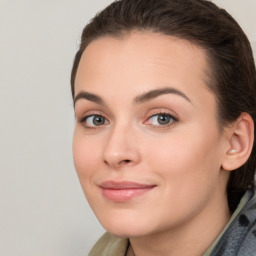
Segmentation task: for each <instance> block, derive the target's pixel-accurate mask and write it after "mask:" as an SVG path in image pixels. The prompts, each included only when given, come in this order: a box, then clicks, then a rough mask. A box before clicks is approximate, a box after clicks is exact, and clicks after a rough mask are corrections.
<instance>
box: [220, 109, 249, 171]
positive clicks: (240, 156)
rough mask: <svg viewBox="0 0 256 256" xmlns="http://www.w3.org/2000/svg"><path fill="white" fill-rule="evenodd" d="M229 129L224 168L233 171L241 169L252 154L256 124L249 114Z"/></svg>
mask: <svg viewBox="0 0 256 256" xmlns="http://www.w3.org/2000/svg"><path fill="white" fill-rule="evenodd" d="M227 129H228V131H227V134H228V144H227V148H226V153H225V156H224V159H223V161H222V168H223V169H224V170H226V171H232V170H235V169H237V168H239V167H241V166H242V165H243V164H244V163H245V162H246V161H247V160H248V158H249V156H250V154H251V151H252V147H253V141H254V122H253V120H252V117H251V116H250V115H249V114H248V113H242V114H241V115H240V117H239V118H238V119H237V120H236V121H235V122H234V123H232V125H231V126H229V127H228V128H227Z"/></svg>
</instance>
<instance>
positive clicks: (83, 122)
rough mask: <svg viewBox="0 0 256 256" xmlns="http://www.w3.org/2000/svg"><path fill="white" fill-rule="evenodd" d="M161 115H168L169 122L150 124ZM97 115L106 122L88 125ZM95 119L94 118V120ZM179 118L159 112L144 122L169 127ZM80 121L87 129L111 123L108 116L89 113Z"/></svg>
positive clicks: (159, 126) (154, 125) (158, 126)
mask: <svg viewBox="0 0 256 256" xmlns="http://www.w3.org/2000/svg"><path fill="white" fill-rule="evenodd" d="M160 116H162V117H163V116H164V117H167V118H169V119H170V121H169V123H167V124H150V123H149V120H150V119H152V118H156V117H160ZM95 117H98V118H103V121H104V123H103V124H100V125H87V124H86V122H87V121H88V119H89V118H95ZM93 121H94V120H92V122H93ZM157 121H158V122H159V120H158V119H157ZM178 121H179V119H178V118H177V117H175V116H173V115H171V114H170V113H166V112H157V113H155V114H153V115H150V116H149V117H148V118H147V120H146V121H145V122H144V124H147V125H151V126H153V127H156V128H164V127H168V126H172V125H174V124H175V123H176V122H178ZM80 123H82V124H83V125H84V127H85V128H87V129H97V128H99V127H101V126H103V125H106V124H109V121H108V120H107V118H105V117H104V116H103V115H101V114H91V115H87V116H84V117H83V118H82V119H81V120H80Z"/></svg>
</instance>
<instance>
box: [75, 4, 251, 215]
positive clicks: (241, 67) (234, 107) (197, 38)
mask: <svg viewBox="0 0 256 256" xmlns="http://www.w3.org/2000/svg"><path fill="white" fill-rule="evenodd" d="M133 30H138V31H142V32H143V31H152V32H156V33H161V34H165V35H170V36H174V37H177V38H181V39H185V40H188V41H190V42H191V43H193V44H195V45H197V46H199V47H200V48H202V49H204V50H205V52H206V55H207V58H208V63H209V67H210V79H209V83H208V87H209V89H210V90H211V91H212V92H213V93H214V94H215V95H216V102H217V107H218V119H219V123H220V125H221V126H222V127H223V126H225V125H227V124H229V123H231V122H233V121H235V120H236V119H237V118H238V117H239V116H240V115H241V113H243V112H247V113H249V114H250V115H251V116H252V118H253V120H254V125H255V121H256V71H255V64H254V60H253V54H252V49H251V46H250V43H249V41H248V39H247V37H246V35H245V34H244V32H243V31H242V29H241V28H240V26H239V25H238V24H237V22H236V21H235V20H234V19H233V18H232V17H231V16H230V15H229V14H228V13H227V12H226V11H225V10H224V9H221V8H218V7H217V6H216V5H215V4H213V3H212V2H210V1H207V0H157V1H156V0H119V1H115V2H113V3H112V4H110V5H109V6H108V7H107V8H105V9H104V10H103V11H101V12H100V13H98V14H97V15H96V16H95V17H94V18H93V19H92V20H91V21H90V23H89V24H88V25H87V26H86V27H85V28H84V30H83V33H82V36H81V44H80V48H79V50H78V52H77V53H76V55H75V59H74V64H73V68H72V73H71V89H72V96H73V98H74V91H75V88H74V85H75V77H76V72H77V68H78V65H79V62H80V59H81V56H82V54H83V51H84V50H85V48H86V47H87V46H88V44H90V43H91V42H92V41H93V40H96V39H97V38H100V37H103V36H113V37H121V36H123V35H125V34H127V33H129V32H131V31H133ZM255 127H256V125H255ZM254 135H255V131H254ZM255 169H256V146H255V141H254V146H253V150H252V154H251V156H250V158H249V160H248V161H247V162H246V163H245V164H244V165H243V166H242V167H240V168H238V169H237V170H234V171H232V172H231V175H230V179H229V183H228V186H227V192H228V200H229V206H230V209H231V211H232V210H233V209H234V208H235V207H236V205H237V203H238V201H239V199H240V197H241V195H242V193H244V191H245V189H247V188H248V187H249V186H252V184H253V182H254V175H255Z"/></svg>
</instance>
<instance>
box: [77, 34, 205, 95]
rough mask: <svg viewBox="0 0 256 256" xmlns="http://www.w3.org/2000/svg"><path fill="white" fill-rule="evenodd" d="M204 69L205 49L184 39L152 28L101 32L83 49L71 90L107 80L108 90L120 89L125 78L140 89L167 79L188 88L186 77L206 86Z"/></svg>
mask: <svg viewBox="0 0 256 256" xmlns="http://www.w3.org/2000/svg"><path fill="white" fill-rule="evenodd" d="M208 69H209V68H208V63H207V56H206V53H205V51H204V50H203V49H201V48H199V47H198V46H196V45H194V44H192V43H190V42H189V41H187V40H183V39H178V38H175V37H172V36H167V35H163V34H159V33H153V32H131V33H127V34H125V35H123V36H121V37H111V36H105V37H101V38H99V39H96V40H94V41H93V42H91V43H90V44H89V45H88V46H87V48H86V49H85V51H84V53H83V55H82V58H81V60H80V64H79V66H78V71H77V76H76V81H75V94H77V92H78V91H80V90H82V89H84V87H85V85H86V87H87V89H92V90H97V88H98V87H99V85H101V86H104V87H105V86H107V84H108V83H111V88H112V90H115V89H118V90H120V89H121V88H124V87H125V81H128V83H129V82H130V83H132V84H133V85H135V84H136V85H135V86H140V88H141V89H142V90H143V85H145V84H147V85H153V84H154V85H155V84H159V83H162V84H159V86H165V84H166V83H170V82H171V83H172V84H173V85H174V86H180V85H181V84H183V85H184V84H187V87H189V86H190V87H191V88H192V83H190V81H194V82H195V81H196V83H197V84H198V85H201V86H202V88H206V89H208V86H206V84H207V82H208V81H209V77H208V75H207V74H208V73H209V72H208ZM106 78H107V79H106ZM103 80H104V81H103ZM120 80H122V83H121V84H120ZM188 83H189V84H188ZM115 84H118V86H117V87H116V88H115ZM132 84H130V85H129V89H130V88H131V85H132ZM121 85H122V86H121ZM191 88H190V89H191ZM184 89H185V87H184ZM194 89H195V88H194ZM118 90H117V91H118Z"/></svg>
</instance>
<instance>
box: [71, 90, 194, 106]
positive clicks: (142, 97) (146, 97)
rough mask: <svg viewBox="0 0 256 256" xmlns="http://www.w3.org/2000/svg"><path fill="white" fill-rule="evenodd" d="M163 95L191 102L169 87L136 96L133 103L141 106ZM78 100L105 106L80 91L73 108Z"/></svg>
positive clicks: (89, 94) (91, 94)
mask: <svg viewBox="0 0 256 256" xmlns="http://www.w3.org/2000/svg"><path fill="white" fill-rule="evenodd" d="M165 94H176V95H178V96H181V97H182V98H184V99H185V100H187V101H188V102H190V103H191V100H190V99H189V98H188V97H187V96H186V94H184V93H183V92H181V91H180V90H177V89H175V88H171V87H165V88H161V89H155V90H150V91H148V92H145V93H142V94H141V95H138V96H136V97H135V98H134V100H133V102H134V103H135V104H141V103H144V102H147V101H150V100H153V99H155V98H157V97H159V96H161V95H165ZM80 99H85V100H88V101H91V102H95V103H97V104H100V105H105V103H104V100H103V99H102V98H101V97H100V96H98V95H96V94H93V93H89V92H85V91H82V92H80V93H78V94H77V95H76V97H75V98H74V106H75V104H76V102H77V101H78V100H80Z"/></svg>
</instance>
